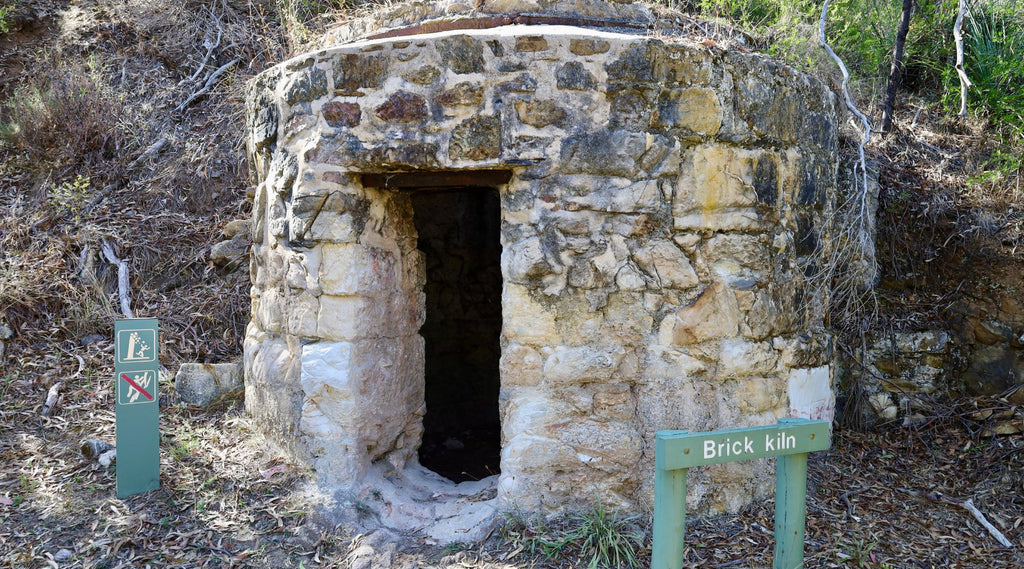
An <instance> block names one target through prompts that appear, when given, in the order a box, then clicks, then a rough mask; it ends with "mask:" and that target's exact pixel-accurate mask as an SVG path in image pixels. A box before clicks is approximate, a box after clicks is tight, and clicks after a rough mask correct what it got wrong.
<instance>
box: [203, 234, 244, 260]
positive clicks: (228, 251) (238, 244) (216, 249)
mask: <svg viewBox="0 0 1024 569" xmlns="http://www.w3.org/2000/svg"><path fill="white" fill-rule="evenodd" d="M248 251H249V235H248V233H244V234H239V235H236V236H234V237H233V238H231V239H228V240H226V241H221V242H219V243H215V244H214V245H213V247H210V261H212V262H213V264H215V265H217V266H221V267H228V268H234V267H238V266H239V265H241V264H242V263H245V262H247V261H248V260H249V259H248V255H247V253H248Z"/></svg>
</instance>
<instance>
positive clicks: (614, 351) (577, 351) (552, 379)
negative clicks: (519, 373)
mask: <svg viewBox="0 0 1024 569" xmlns="http://www.w3.org/2000/svg"><path fill="white" fill-rule="evenodd" d="M624 355H625V351H624V350H623V349H622V348H619V347H611V348H597V347H592V346H581V347H575V348H570V347H566V346H558V347H557V348H555V349H554V351H553V352H552V354H551V355H549V356H548V357H547V360H545V362H544V381H545V383H547V384H548V385H565V384H585V383H593V382H597V383H605V382H607V381H609V380H610V379H611V378H612V377H613V376H614V375H615V374H616V371H617V370H618V367H619V364H620V363H621V362H622V358H623V356H624Z"/></svg>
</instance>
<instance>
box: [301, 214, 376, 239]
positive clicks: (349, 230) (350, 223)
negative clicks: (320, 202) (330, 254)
mask: <svg viewBox="0 0 1024 569" xmlns="http://www.w3.org/2000/svg"><path fill="white" fill-rule="evenodd" d="M365 222H366V220H365V215H362V214H361V213H360V212H345V213H338V212H336V211H321V212H320V213H319V215H317V216H316V218H314V219H313V223H312V225H310V226H309V228H308V229H307V231H306V233H305V234H304V235H302V238H303V239H310V240H313V241H319V242H322V243H352V242H355V241H356V240H358V239H359V235H360V234H361V233H362V232H363V227H364V226H365Z"/></svg>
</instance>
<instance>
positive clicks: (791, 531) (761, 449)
mask: <svg viewBox="0 0 1024 569" xmlns="http://www.w3.org/2000/svg"><path fill="white" fill-rule="evenodd" d="M654 444H655V449H654V452H655V454H654V462H655V469H654V548H653V549H654V551H653V553H652V555H651V567H652V569H682V567H683V561H684V559H683V540H684V537H685V532H686V471H687V469H688V468H691V467H694V466H705V465H709V464H721V463H723V462H735V461H741V460H753V459H755V458H765V457H769V456H777V457H779V460H778V463H777V465H776V470H775V564H774V567H775V569H799V568H802V567H803V563H804V530H805V512H806V509H807V454H808V453H811V452H815V451H820V450H825V449H827V448H828V447H829V445H830V444H831V428H830V424H829V422H828V421H808V420H806V419H781V420H780V421H779V423H778V424H777V425H768V426H764V427H750V428H746V429H729V430H725V431H712V432H707V433H687V432H686V431H659V432H658V433H657V434H656V435H655V443H654Z"/></svg>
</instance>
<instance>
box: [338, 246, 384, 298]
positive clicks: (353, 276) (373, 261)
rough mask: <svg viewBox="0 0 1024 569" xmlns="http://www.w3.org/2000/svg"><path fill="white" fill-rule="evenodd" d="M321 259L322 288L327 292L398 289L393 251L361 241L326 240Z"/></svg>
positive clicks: (379, 291) (365, 291)
mask: <svg viewBox="0 0 1024 569" xmlns="http://www.w3.org/2000/svg"><path fill="white" fill-rule="evenodd" d="M321 255H322V261H321V262H320V288H321V289H322V290H323V292H324V293H325V294H333V295H372V296H377V295H380V294H381V293H387V292H388V291H393V290H398V289H399V286H400V283H399V280H398V276H399V275H398V260H397V259H396V255H395V252H394V251H389V250H387V249H381V248H379V247H367V246H365V245H360V244H358V243H327V244H325V245H324V246H323V249H322V252H321Z"/></svg>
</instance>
